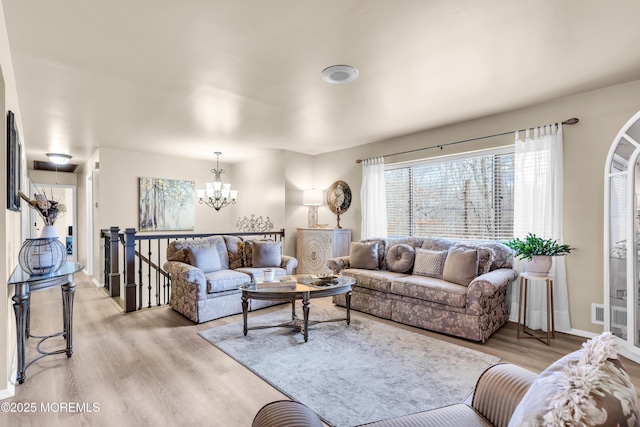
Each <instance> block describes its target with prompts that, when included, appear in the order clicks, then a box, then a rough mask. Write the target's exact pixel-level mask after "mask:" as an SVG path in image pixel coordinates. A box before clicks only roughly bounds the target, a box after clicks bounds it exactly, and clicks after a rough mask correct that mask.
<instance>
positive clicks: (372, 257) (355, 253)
mask: <svg viewBox="0 0 640 427" xmlns="http://www.w3.org/2000/svg"><path fill="white" fill-rule="evenodd" d="M349 264H350V265H351V268H364V269H367V270H376V269H377V268H378V242H352V243H351V250H350V251H349Z"/></svg>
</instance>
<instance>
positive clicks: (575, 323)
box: [316, 81, 640, 333]
mask: <svg viewBox="0 0 640 427" xmlns="http://www.w3.org/2000/svg"><path fill="white" fill-rule="evenodd" d="M638 110H640V81H635V82H632V83H627V84H624V85H619V86H612V87H608V88H605V89H601V90H598V91H593V92H588V93H584V94H580V95H575V96H570V97H566V98H561V99H557V100H553V101H549V102H545V103H543V104H539V105H536V106H533V107H529V108H524V109H520V110H514V111H510V112H508V113H504V114H498V115H494V116H489V117H485V118H482V119H478V120H473V121H468V122H464V123H457V124H453V125H450V126H445V127H441V128H438V129H434V130H430V131H425V132H420V133H416V134H412V135H407V136H404V137H399V138H394V139H390V140H386V141H381V142H377V143H372V144H368V145H365V146H360V147H355V148H352V149H348V150H341V151H335V152H332V153H327V154H323V155H319V156H317V158H316V170H317V171H320V170H322V171H331V173H330V174H326V175H323V176H322V178H323V179H324V180H323V182H322V186H323V187H322V188H327V187H328V186H329V185H330V184H331V182H333V181H335V180H336V179H343V180H344V181H346V182H347V183H348V184H349V185H350V186H351V189H352V191H353V193H354V200H353V203H352V205H351V208H350V209H349V211H348V212H347V213H346V214H345V215H344V216H343V221H342V223H343V226H344V227H348V228H352V229H353V232H354V234H353V236H354V237H353V238H354V240H356V239H358V238H359V237H360V232H359V230H360V221H361V213H360V197H359V191H360V184H361V180H362V178H361V169H360V165H357V164H356V163H355V160H356V159H357V158H368V157H373V156H378V155H386V154H391V153H397V152H402V151H407V150H412V149H416V148H422V147H429V146H437V145H439V144H446V143H449V142H455V141H460V140H466V139H471V138H475V137H480V136H485V135H491V134H497V133H502V132H507V131H510V130H515V129H523V128H526V127H532V126H537V125H543V124H547V123H553V122H556V121H562V120H566V119H568V118H570V117H578V118H579V119H580V123H579V124H577V125H574V126H565V127H564V239H565V242H567V243H569V244H571V245H572V246H574V247H576V248H578V250H577V251H575V252H574V253H572V254H571V255H569V256H568V257H567V258H566V265H567V281H568V286H569V302H570V314H571V325H572V327H573V329H576V330H581V331H589V332H595V333H597V332H601V331H602V326H599V325H594V324H592V323H591V303H593V302H595V303H602V302H603V265H602V263H603V252H602V250H603V249H602V248H603V203H604V202H603V199H604V184H603V183H604V178H603V176H604V162H605V160H606V156H607V152H608V150H609V146H610V145H611V143H612V142H613V139H614V137H615V136H616V134H617V132H618V130H619V129H620V128H621V127H622V126H623V125H624V124H625V123H626V121H627V120H628V119H629V118H630V117H631V116H632V115H633V114H635V113H636V112H637V111H638ZM512 141H513V138H512V137H511V136H508V137H502V138H494V139H489V140H483V141H478V142H472V143H467V144H460V145H455V146H451V147H445V148H444V149H443V150H439V149H434V150H427V151H421V152H416V153H412V154H409V155H403V156H394V157H388V158H387V159H386V162H387V163H394V162H397V161H405V160H411V159H418V158H424V157H429V156H437V155H446V154H453V153H456V152H460V151H469V150H477V149H482V148H489V147H495V146H499V145H504V144H511V143H512ZM325 209H326V207H325ZM321 215H324V213H321Z"/></svg>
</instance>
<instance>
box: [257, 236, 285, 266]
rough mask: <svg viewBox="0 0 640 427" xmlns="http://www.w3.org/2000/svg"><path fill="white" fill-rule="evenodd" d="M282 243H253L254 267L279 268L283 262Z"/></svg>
mask: <svg viewBox="0 0 640 427" xmlns="http://www.w3.org/2000/svg"><path fill="white" fill-rule="evenodd" d="M281 246H282V245H281V242H261V241H255V242H253V253H252V255H251V261H252V264H253V266H254V267H278V266H279V265H280V262H281V261H282V251H281V249H280V248H281Z"/></svg>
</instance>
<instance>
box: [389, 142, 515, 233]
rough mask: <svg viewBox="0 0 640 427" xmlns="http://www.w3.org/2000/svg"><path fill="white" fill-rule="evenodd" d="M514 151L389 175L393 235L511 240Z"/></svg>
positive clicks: (401, 168) (392, 170) (395, 169)
mask: <svg viewBox="0 0 640 427" xmlns="http://www.w3.org/2000/svg"><path fill="white" fill-rule="evenodd" d="M513 179H514V154H513V149H512V148H510V149H509V150H505V149H500V150H493V151H491V152H487V151H484V152H479V153H474V154H472V155H466V156H464V157H451V158H439V159H433V160H429V161H423V162H419V163H412V164H407V165H390V166H388V167H387V170H386V171H385V184H386V195H387V222H388V232H389V236H440V237H451V238H466V239H496V240H499V239H510V238H512V237H513Z"/></svg>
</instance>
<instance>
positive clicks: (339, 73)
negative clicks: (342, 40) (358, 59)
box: [322, 65, 358, 84]
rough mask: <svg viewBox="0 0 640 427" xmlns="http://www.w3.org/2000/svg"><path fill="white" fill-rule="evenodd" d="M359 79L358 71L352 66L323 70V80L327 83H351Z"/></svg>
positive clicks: (332, 67) (339, 66)
mask: <svg viewBox="0 0 640 427" xmlns="http://www.w3.org/2000/svg"><path fill="white" fill-rule="evenodd" d="M357 77H358V70H357V69H355V68H353V67H352V66H350V65H332V66H331V67H327V68H325V69H324V70H322V80H324V81H325V82H327V83H333V84H342V83H349V82H350V81H352V80H355V79H356V78H357Z"/></svg>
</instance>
